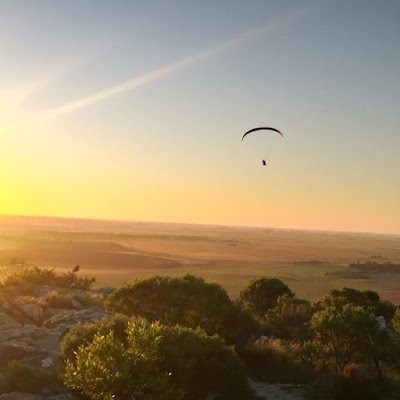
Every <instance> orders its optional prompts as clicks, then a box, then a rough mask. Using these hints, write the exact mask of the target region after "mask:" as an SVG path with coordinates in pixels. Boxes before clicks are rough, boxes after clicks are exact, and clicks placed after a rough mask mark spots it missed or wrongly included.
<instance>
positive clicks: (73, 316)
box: [0, 286, 111, 400]
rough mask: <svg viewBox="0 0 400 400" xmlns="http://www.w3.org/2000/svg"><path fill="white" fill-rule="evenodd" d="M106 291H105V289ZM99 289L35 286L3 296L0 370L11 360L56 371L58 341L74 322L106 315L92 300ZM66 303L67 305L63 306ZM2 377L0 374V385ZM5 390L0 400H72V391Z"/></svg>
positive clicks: (38, 369)
mask: <svg viewBox="0 0 400 400" xmlns="http://www.w3.org/2000/svg"><path fill="white" fill-rule="evenodd" d="M106 292H108V291H106ZM103 295H104V294H103V293H102V292H101V291H98V292H95V293H92V292H91V291H88V292H85V291H83V290H76V289H73V290H66V289H60V290H54V289H51V288H49V287H47V286H41V287H38V288H37V290H36V293H34V295H31V296H18V295H10V294H8V295H6V296H3V299H2V300H3V301H2V308H1V312H0V370H3V371H5V370H6V369H7V367H8V365H9V364H10V363H11V362H17V363H19V364H20V365H27V366H31V367H33V368H35V369H36V370H37V371H48V372H50V373H51V372H52V371H53V372H54V373H55V371H56V367H57V361H58V353H59V348H60V343H61V341H62V339H63V337H64V335H65V334H66V332H68V330H69V329H70V328H71V327H72V326H74V325H75V324H77V323H83V324H84V323H88V322H95V321H97V320H99V319H101V318H102V317H104V316H105V315H107V314H111V313H109V312H107V311H105V310H104V309H103V308H101V307H100V306H98V305H95V304H96V303H99V301H98V299H97V298H98V297H101V296H103ZM65 305H67V306H68V308H63V306H65ZM5 379H6V377H5V374H4V373H3V374H1V376H0V387H1V386H2V381H3V382H4V380H5ZM44 390H45V391H46V390H47V391H48V392H49V394H47V395H44V394H43V395H41V394H29V393H19V392H14V393H5V394H2V395H0V400H18V399H24V400H42V399H51V400H74V399H77V397H75V396H73V395H72V394H58V395H50V393H54V392H51V390H48V389H46V388H44Z"/></svg>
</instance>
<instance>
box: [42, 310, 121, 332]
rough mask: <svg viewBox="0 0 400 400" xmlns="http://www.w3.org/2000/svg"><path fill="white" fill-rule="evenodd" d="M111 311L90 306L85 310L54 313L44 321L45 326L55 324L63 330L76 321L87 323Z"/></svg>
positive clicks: (50, 326) (53, 325)
mask: <svg viewBox="0 0 400 400" xmlns="http://www.w3.org/2000/svg"><path fill="white" fill-rule="evenodd" d="M112 314H113V313H111V312H107V311H105V310H103V309H102V308H100V307H90V308H87V309H85V310H81V311H76V310H70V312H69V313H65V314H63V315H56V316H54V317H51V318H49V319H48V320H46V321H45V322H44V326H45V327H46V328H54V327H56V326H59V327H61V326H62V327H63V328H65V330H67V329H69V328H71V327H72V326H74V325H76V324H77V323H79V322H80V323H83V324H84V323H88V322H95V321H97V320H99V319H101V318H103V317H104V316H106V315H112Z"/></svg>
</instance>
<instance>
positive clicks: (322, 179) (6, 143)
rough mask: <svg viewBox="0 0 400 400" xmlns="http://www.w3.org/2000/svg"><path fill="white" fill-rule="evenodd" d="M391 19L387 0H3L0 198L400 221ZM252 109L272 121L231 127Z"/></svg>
mask: <svg viewBox="0 0 400 400" xmlns="http://www.w3.org/2000/svg"><path fill="white" fill-rule="evenodd" d="M399 21H400V1H398V0H385V1H382V2H380V1H376V0H331V1H329V0H328V1H303V0H293V1H290V0H251V1H248V2H246V1H242V0H203V1H195V0H168V1H165V0H149V1H139V0H137V1H136V0H131V1H128V0H113V1H109V0H107V1H106V0H104V1H103V0H85V1H80V0H65V1H62V0H59V1H54V0H35V1H24V0H9V1H7V0H0V214H18V215H46V216H64V217H85V218H104V219H129V220H140V221H169V222H189V223H204V224H228V225H250V226H266V227H278V228H302V229H324V230H343V231H366V232H382V233H398V234H400V156H399V152H400V23H399ZM259 125H266V126H273V127H276V128H278V129H280V130H281V131H282V132H283V134H284V138H280V137H279V136H278V135H274V134H273V133H272V132H260V133H257V134H254V135H252V137H251V138H250V137H248V138H246V140H244V141H243V142H242V141H241V137H242V135H243V133H244V132H245V131H246V130H248V129H250V128H252V127H255V126H259ZM247 139H249V140H247ZM263 158H266V159H267V166H266V167H263V166H262V163H261V160H262V159H263Z"/></svg>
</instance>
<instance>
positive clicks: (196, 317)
mask: <svg viewBox="0 0 400 400" xmlns="http://www.w3.org/2000/svg"><path fill="white" fill-rule="evenodd" d="M105 306H106V308H108V309H110V310H114V311H116V312H121V313H123V314H125V315H128V316H132V315H139V316H142V317H144V318H146V319H147V320H149V321H160V322H162V323H163V324H165V325H170V326H172V325H175V324H178V325H181V326H185V327H189V328H196V327H201V328H202V329H204V330H205V331H206V332H207V333H208V334H209V335H213V334H218V335H219V336H221V337H223V338H225V339H226V341H227V342H228V343H229V344H235V345H239V346H240V345H244V344H245V343H246V342H247V340H248V338H249V337H250V334H251V332H252V331H253V330H255V329H257V324H256V322H255V321H254V319H253V318H252V317H251V315H250V314H248V313H246V312H243V311H242V310H241V309H240V307H239V306H238V305H237V304H235V303H234V302H233V301H232V300H231V299H230V298H229V296H228V294H227V293H226V291H225V290H224V289H223V288H222V287H221V286H220V285H218V284H216V283H207V282H205V281H204V279H202V278H200V277H196V276H194V275H191V274H186V275H183V276H181V277H168V276H154V277H152V278H148V279H144V280H138V281H136V282H135V283H134V284H127V285H124V286H122V287H121V288H119V289H118V290H116V291H115V292H113V293H112V294H111V295H110V296H109V297H108V300H107V301H106V305H105Z"/></svg>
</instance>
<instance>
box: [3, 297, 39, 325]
mask: <svg viewBox="0 0 400 400" xmlns="http://www.w3.org/2000/svg"><path fill="white" fill-rule="evenodd" d="M3 307H4V309H5V310H6V311H7V314H8V315H9V316H10V317H11V318H12V319H15V320H17V321H18V322H20V323H23V324H24V323H31V324H32V323H33V324H35V325H40V324H41V323H42V322H43V316H44V313H43V309H42V307H41V306H40V305H39V304H37V303H34V302H32V301H31V302H29V301H27V300H26V299H25V298H23V297H21V296H17V297H14V298H12V299H7V300H6V301H4V303H3Z"/></svg>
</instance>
